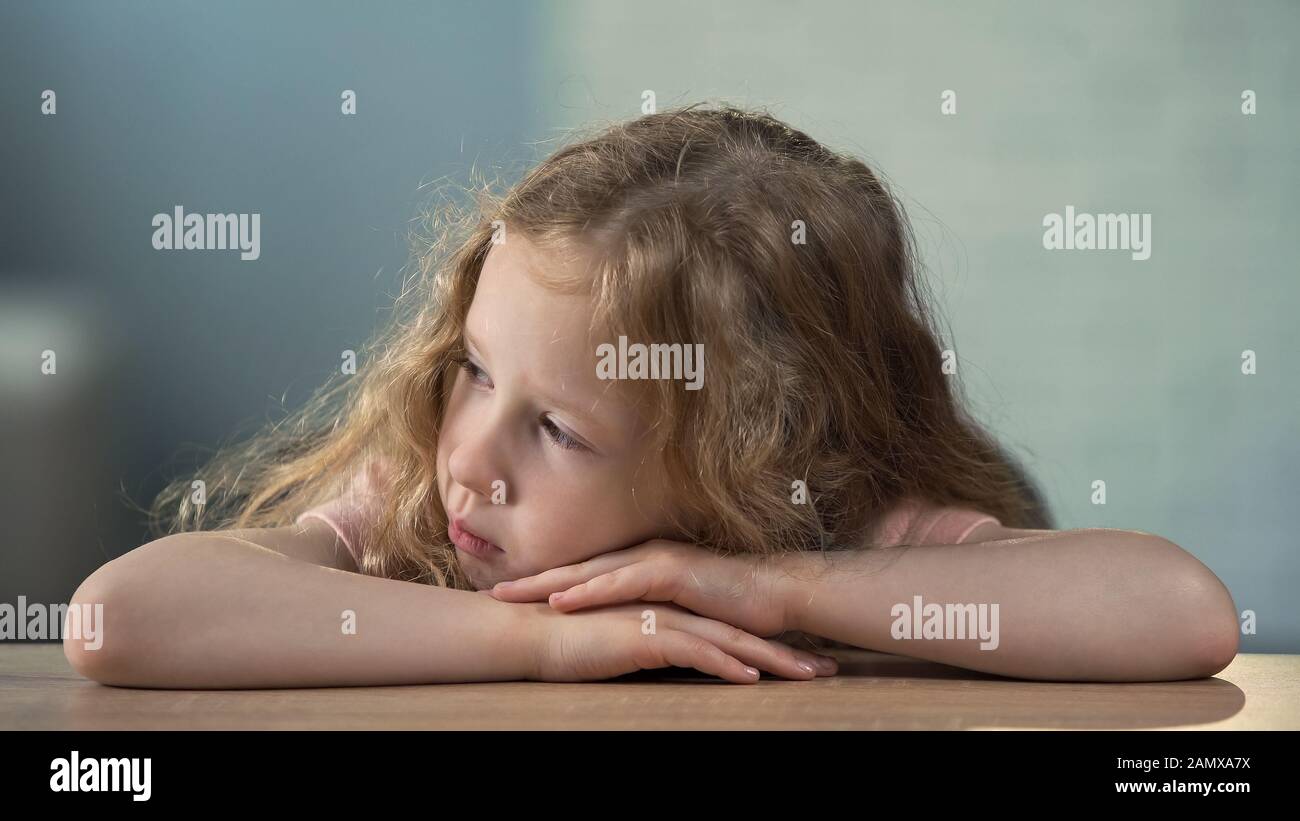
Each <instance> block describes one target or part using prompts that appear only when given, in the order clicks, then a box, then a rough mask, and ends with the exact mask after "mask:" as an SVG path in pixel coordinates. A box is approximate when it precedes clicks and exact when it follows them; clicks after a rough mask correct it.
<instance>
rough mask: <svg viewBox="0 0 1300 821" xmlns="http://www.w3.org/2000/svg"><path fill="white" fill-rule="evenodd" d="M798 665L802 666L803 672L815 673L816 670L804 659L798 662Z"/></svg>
mask: <svg viewBox="0 0 1300 821" xmlns="http://www.w3.org/2000/svg"><path fill="white" fill-rule="evenodd" d="M799 667H800V668H802V669H803V671H804V672H805V673H812V674H813V675H814V676H815V675H817V671H816V670H814V669H813V666H812V665H811V664H809V663H808V662H806V661H801V662H799Z"/></svg>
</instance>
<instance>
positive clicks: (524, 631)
mask: <svg viewBox="0 0 1300 821" xmlns="http://www.w3.org/2000/svg"><path fill="white" fill-rule="evenodd" d="M500 604H501V606H502V607H505V608H506V612H507V614H508V615H507V618H506V624H505V628H504V629H505V631H506V644H507V646H506V650H505V652H507V653H508V654H509V656H510V658H511V659H512V660H513V663H512V667H511V669H512V671H513V672H514V673H515V675H517V676H518V677H519V678H520V679H523V680H525V681H541V680H542V677H541V671H542V661H543V656H544V654H545V653H546V652H547V646H548V643H547V635H548V632H549V631H548V628H547V620H546V619H545V618H542V616H541V615H540V614H539V612H538V610H539V608H546V609H547V610H550V608H551V606H550V605H549V604H548V603H546V602H540V603H539V602H500Z"/></svg>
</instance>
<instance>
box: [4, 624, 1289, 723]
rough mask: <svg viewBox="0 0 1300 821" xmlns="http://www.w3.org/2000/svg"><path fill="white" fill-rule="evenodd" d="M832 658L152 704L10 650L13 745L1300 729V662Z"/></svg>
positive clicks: (856, 654)
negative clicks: (952, 662) (753, 674)
mask: <svg viewBox="0 0 1300 821" xmlns="http://www.w3.org/2000/svg"><path fill="white" fill-rule="evenodd" d="M831 652H833V654H834V655H835V656H836V657H837V658H838V659H839V660H840V673H839V675H837V676H834V677H830V678H820V679H816V680H813V681H789V680H785V679H775V678H771V679H769V678H767V677H766V676H765V677H764V678H763V680H762V681H760V682H759V683H757V684H745V685H737V684H730V683H727V682H723V681H720V680H718V679H711V678H708V677H704V676H702V675H700V676H696V675H692V673H693V671H686V670H664V671H647V672H644V673H639V674H634V675H632V676H626V677H622V678H619V679H614V680H611V681H604V682H594V683H583V684H553V683H544V682H494V683H485V684H432V685H420V686H400V687H329V688H320V689H310V690H303V689H297V690H140V689H131V688H122V687H107V686H104V685H101V684H98V683H96V682H93V681H89V680H87V679H85V678H82V677H81V676H79V675H78V674H77V673H76V672H74V671H73V670H72V668H71V667H70V666H69V665H68V662H67V659H66V658H64V655H63V646H62V644H60V643H57V642H52V643H35V642H33V643H7V644H0V730H77V729H85V730H148V729H163V730H177V729H221V730H246V729H276V730H289V729H321V730H324V729H599V730H609V729H655V730H662V729H824V730H849V729H852V730H856V729H891V730H892V729H914V730H922V729H924V730H974V729H1058V728H1059V729H1123V728H1136V729H1161V730H1164V729H1269V730H1275V729H1289V730H1294V729H1300V655H1269V654H1241V655H1239V656H1237V658H1236V660H1235V661H1233V663H1232V664H1231V665H1230V666H1229V667H1228V668H1227V669H1226V670H1224V671H1223V672H1221V673H1220V674H1219V675H1218V676H1216V677H1214V678H1209V679H1201V680H1197V681H1177V682H1158V683H1134V684H1093V683H1065V682H1034V681H1020V680H1015V679H1006V678H1000V677H998V676H991V675H985V674H983V673H976V672H971V671H968V670H963V669H960V668H956V667H948V666H945V665H942V664H935V663H933V662H928V661H920V660H917V659H912V658H907V657H904V656H894V655H888V654H885V653H874V652H870V651H865V650H851V649H839V648H837V649H835V650H833V651H831Z"/></svg>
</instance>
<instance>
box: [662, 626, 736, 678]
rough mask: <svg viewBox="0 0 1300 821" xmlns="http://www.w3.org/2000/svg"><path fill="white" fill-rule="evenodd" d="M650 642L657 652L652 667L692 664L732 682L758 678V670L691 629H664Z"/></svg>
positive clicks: (700, 669) (693, 666)
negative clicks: (686, 630) (688, 630)
mask: <svg viewBox="0 0 1300 821" xmlns="http://www.w3.org/2000/svg"><path fill="white" fill-rule="evenodd" d="M648 646H650V647H651V648H653V651H654V652H655V654H656V658H654V659H652V660H651V662H650V666H653V667H669V666H671V667H691V668H694V669H696V670H699V671H700V672H701V673H708V674H709V675H711V676H717V677H718V678H721V679H726V680H727V681H730V682H732V683H733V684H753V683H755V682H757V681H758V679H759V674H758V670H756V669H754V668H752V667H748V666H747V665H745V664H744V663H743V662H741V661H740V660H739V659H737V658H735V657H734V656H730V655H728V654H727V653H725V652H723V651H722V650H721V649H719V648H718V647H717V645H715V644H713V643H712V642H710V641H708V640H707V639H704V638H701V637H700V636H697V635H694V634H692V633H684V632H682V631H680V630H664V631H661V632H660V633H658V634H657V635H655V636H654V641H652V642H650V643H649V645H648Z"/></svg>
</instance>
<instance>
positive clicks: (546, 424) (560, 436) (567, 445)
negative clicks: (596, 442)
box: [542, 416, 583, 450]
mask: <svg viewBox="0 0 1300 821" xmlns="http://www.w3.org/2000/svg"><path fill="white" fill-rule="evenodd" d="M542 429H543V430H545V431H546V435H547V436H549V437H550V438H551V441H552V442H554V443H555V444H556V445H558V446H559V447H562V448H564V449H565V450H582V449H583V444H582V443H581V442H579V441H578V440H577V439H574V438H573V437H572V436H570V435H569V434H567V433H565V432H564V431H563V430H561V429H560V426H559V425H557V424H555V423H554V422H552V421H551V418H550V417H549V416H543V417H542Z"/></svg>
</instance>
